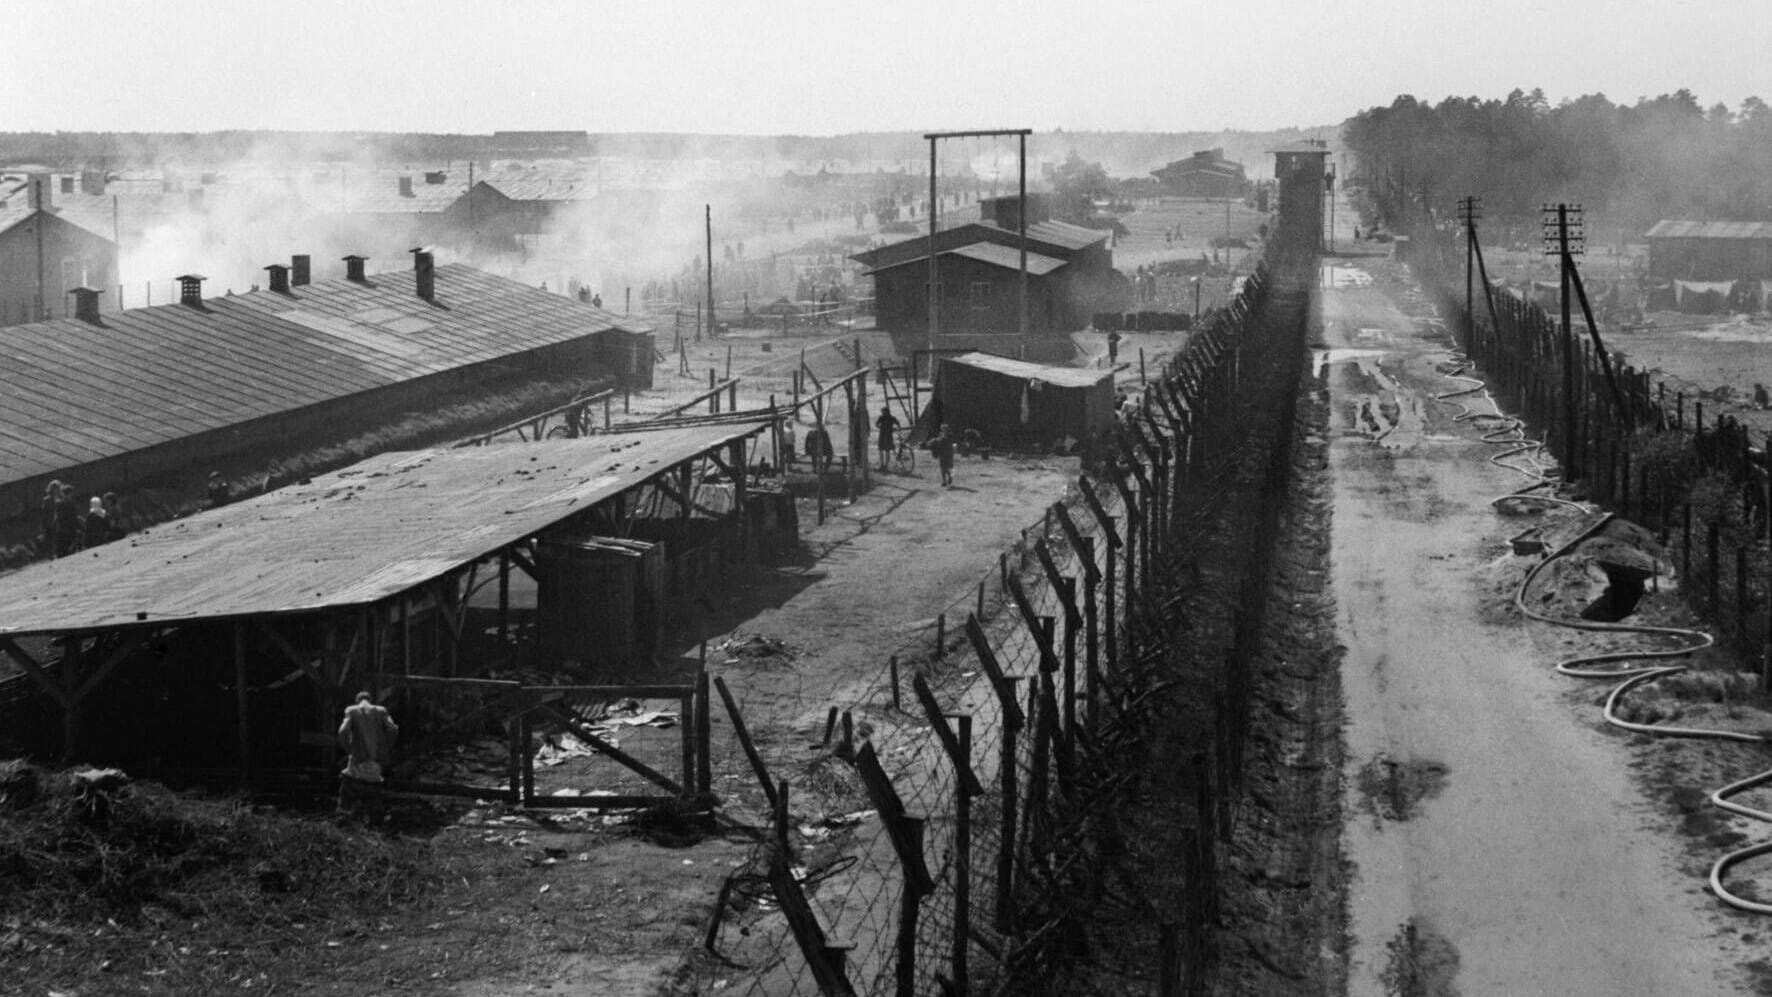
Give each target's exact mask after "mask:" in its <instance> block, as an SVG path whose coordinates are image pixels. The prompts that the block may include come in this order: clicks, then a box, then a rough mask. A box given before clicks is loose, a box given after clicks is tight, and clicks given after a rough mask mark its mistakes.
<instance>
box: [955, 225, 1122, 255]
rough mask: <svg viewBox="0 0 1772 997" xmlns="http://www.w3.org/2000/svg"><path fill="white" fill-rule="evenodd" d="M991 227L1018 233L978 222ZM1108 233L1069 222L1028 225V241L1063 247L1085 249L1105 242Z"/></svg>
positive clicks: (1014, 232) (1014, 233)
mask: <svg viewBox="0 0 1772 997" xmlns="http://www.w3.org/2000/svg"><path fill="white" fill-rule="evenodd" d="M979 224H981V225H989V226H990V227H991V228H996V229H1002V231H1005V232H1008V233H1009V234H1010V235H1016V234H1018V233H1017V232H1016V230H1015V229H1012V228H1011V229H1004V228H1002V226H1000V225H997V224H995V223H994V222H980V223H979ZM1108 235H1109V233H1108V232H1106V231H1104V230H1101V229H1093V228H1084V227H1083V226H1081V225H1072V224H1071V223H1070V222H1056V221H1044V222H1035V223H1034V224H1032V225H1029V226H1028V241H1029V242H1044V243H1050V244H1051V245H1054V246H1060V247H1062V248H1064V249H1085V248H1087V247H1089V246H1093V245H1095V244H1096V243H1098V242H1106V241H1107V238H1108Z"/></svg>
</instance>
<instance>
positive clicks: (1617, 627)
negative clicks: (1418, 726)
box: [1434, 351, 1772, 914]
mask: <svg viewBox="0 0 1772 997" xmlns="http://www.w3.org/2000/svg"><path fill="white" fill-rule="evenodd" d="M1452 359H1453V362H1454V364H1455V366H1454V367H1453V369H1452V371H1451V372H1450V373H1447V374H1445V376H1446V377H1448V378H1451V379H1453V380H1458V381H1466V382H1469V383H1470V385H1471V387H1468V388H1463V389H1460V390H1457V391H1449V392H1445V393H1442V394H1438V395H1435V396H1434V398H1435V399H1436V400H1438V401H1450V402H1452V403H1453V404H1455V405H1457V406H1458V407H1459V408H1460V409H1461V410H1462V411H1461V412H1460V413H1459V414H1458V415H1457V416H1455V417H1454V421H1455V422H1465V421H1470V422H1481V421H1493V422H1498V423H1500V426H1499V428H1496V429H1492V430H1490V431H1489V432H1486V433H1484V434H1483V437H1482V439H1483V442H1484V443H1491V444H1496V445H1501V446H1506V447H1508V449H1506V450H1504V451H1502V452H1501V453H1498V454H1493V455H1491V456H1490V458H1489V462H1490V463H1491V464H1494V465H1496V466H1498V467H1505V468H1508V469H1509V470H1512V471H1516V472H1519V473H1521V474H1524V475H1526V476H1527V477H1530V478H1532V479H1533V483H1532V484H1530V485H1528V486H1526V488H1524V489H1521V490H1519V491H1516V492H1511V493H1509V494H1507V495H1504V496H1501V497H1499V498H1497V499H1495V500H1493V502H1492V503H1491V504H1493V505H1497V506H1500V505H1502V504H1503V503H1507V502H1517V501H1521V500H1525V501H1531V502H1540V503H1544V504H1547V505H1559V506H1563V507H1566V508H1572V509H1576V510H1578V511H1580V512H1582V513H1584V514H1586V513H1588V508H1587V507H1586V506H1583V505H1581V504H1580V503H1577V502H1572V501H1569V500H1568V499H1563V498H1559V497H1556V496H1552V495H1542V494H1533V490H1534V489H1537V488H1542V487H1544V486H1545V485H1547V484H1549V483H1550V480H1549V478H1548V476H1547V475H1546V474H1545V473H1544V471H1545V468H1544V465H1543V463H1542V462H1541V461H1540V458H1539V452H1540V451H1541V450H1542V449H1543V446H1544V445H1543V444H1542V443H1540V442H1537V441H1534V440H1531V439H1528V438H1527V436H1526V433H1525V423H1524V422H1522V421H1521V420H1519V419H1516V418H1514V417H1512V416H1508V415H1505V414H1503V413H1502V412H1501V406H1500V405H1499V404H1498V403H1496V401H1495V398H1494V396H1493V395H1491V394H1490V393H1489V392H1488V386H1487V385H1486V384H1485V383H1484V382H1483V381H1482V380H1480V379H1478V378H1475V377H1472V376H1470V375H1469V374H1466V373H1464V371H1465V369H1466V367H1465V364H1466V361H1465V360H1464V358H1463V357H1462V356H1460V355H1458V354H1457V352H1456V351H1454V352H1453V355H1452ZM1478 392H1481V393H1482V394H1483V397H1484V399H1485V400H1487V401H1488V402H1489V403H1490V405H1491V406H1493V407H1494V409H1495V411H1494V412H1492V413H1485V412H1475V411H1473V410H1472V409H1471V408H1470V407H1469V406H1467V405H1465V404H1464V403H1463V402H1457V401H1453V400H1454V399H1457V398H1461V397H1464V396H1466V395H1472V394H1476V393H1478ZM1521 454H1525V455H1527V461H1528V463H1527V464H1526V466H1521V465H1520V464H1516V463H1509V462H1508V461H1509V459H1510V458H1513V457H1517V456H1519V455H1521ZM1612 519H1613V517H1612V515H1611V514H1610V513H1607V514H1602V515H1600V516H1598V517H1596V518H1595V520H1594V521H1593V522H1592V523H1590V524H1589V525H1587V526H1586V527H1584V528H1583V529H1582V530H1581V531H1580V532H1579V533H1577V534H1576V535H1575V537H1574V538H1573V539H1571V540H1569V541H1567V542H1566V543H1564V544H1563V545H1562V546H1560V547H1558V548H1557V549H1556V550H1555V551H1552V552H1551V553H1549V554H1547V555H1546V556H1545V557H1544V558H1543V559H1542V560H1540V561H1539V562H1538V563H1537V564H1536V565H1534V566H1533V567H1532V570H1531V571H1528V572H1527V573H1526V576H1525V577H1524V578H1522V579H1521V580H1520V584H1519V587H1518V588H1516V589H1515V590H1514V606H1515V608H1517V609H1518V610H1519V611H1520V612H1521V613H1522V614H1523V615H1525V616H1526V617H1527V618H1528V619H1533V620H1538V621H1540V622H1542V623H1550V624H1554V625H1557V626H1564V627H1572V628H1574V629H1578V630H1591V631H1601V632H1606V633H1635V634H1643V635H1645V636H1650V637H1666V638H1671V639H1675V640H1679V641H1683V642H1684V643H1683V644H1681V646H1678V647H1671V648H1640V649H1637V650H1631V651H1609V652H1605V653H1601V654H1585V655H1578V656H1576V657H1573V658H1566V659H1564V660H1562V661H1559V662H1557V666H1556V667H1557V672H1558V673H1559V674H1562V675H1568V676H1570V677H1572V678H1582V679H1602V680H1604V679H1622V680H1623V681H1621V682H1619V684H1618V685H1617V686H1616V687H1614V688H1613V690H1612V692H1611V693H1610V694H1608V695H1607V697H1606V705H1605V708H1604V711H1603V713H1604V716H1605V718H1606V722H1607V723H1609V724H1611V725H1612V726H1614V727H1618V728H1620V729H1622V730H1628V731H1632V732H1634V733H1638V734H1647V735H1650V736H1654V737H1685V738H1702V739H1707V740H1717V741H1735V742H1740V743H1745V744H1766V743H1769V739H1768V738H1767V737H1766V736H1764V735H1760V734H1748V733H1744V732H1740V731H1730V730H1714V729H1709V728H1703V727H1682V726H1675V725H1669V724H1644V723H1637V722H1635V721H1631V720H1626V719H1624V718H1623V717H1620V716H1619V715H1618V713H1617V710H1618V707H1619V705H1620V704H1621V703H1622V702H1623V701H1624V698H1625V696H1626V695H1627V694H1629V693H1630V691H1631V690H1633V689H1635V688H1637V687H1639V686H1643V685H1648V684H1649V683H1651V682H1655V681H1657V680H1659V679H1663V678H1666V677H1668V676H1670V675H1677V674H1679V673H1680V672H1684V671H1687V670H1688V669H1687V667H1686V666H1685V665H1642V666H1639V667H1635V668H1593V667H1586V666H1592V665H1602V664H1608V663H1613V662H1624V661H1642V660H1645V659H1650V660H1662V659H1669V658H1680V657H1685V656H1687V655H1690V654H1692V653H1693V652H1695V651H1699V650H1702V649H1704V648H1707V647H1710V646H1711V645H1713V644H1715V643H1716V639H1715V638H1714V637H1712V636H1711V635H1710V634H1709V633H1706V632H1705V631H1702V630H1693V629H1688V628H1684V627H1657V626H1648V625H1644V624H1636V623H1611V622H1602V621H1597V620H1584V619H1569V618H1566V617H1559V616H1552V615H1550V614H1548V613H1543V612H1539V611H1538V610H1535V609H1533V608H1532V607H1531V606H1529V605H1527V603H1526V592H1527V590H1528V589H1529V588H1530V587H1531V585H1532V583H1533V582H1534V581H1535V580H1537V578H1538V576H1539V575H1540V574H1541V573H1543V571H1544V570H1545V569H1546V568H1547V567H1549V566H1550V564H1551V563H1552V562H1554V561H1555V560H1557V559H1558V558H1560V557H1563V556H1565V555H1567V554H1568V553H1569V552H1570V551H1572V550H1574V549H1575V548H1576V547H1577V546H1578V545H1580V544H1581V542H1582V541H1584V540H1586V539H1588V538H1589V537H1591V536H1594V535H1595V534H1597V533H1598V532H1599V531H1600V530H1602V529H1604V528H1605V526H1606V524H1607V523H1610V522H1611V521H1612ZM1768 783H1772V769H1769V770H1767V771H1765V772H1761V773H1759V774H1758V775H1753V776H1749V777H1748V778H1746V779H1741V780H1738V781H1736V782H1732V783H1730V784H1729V785H1727V786H1724V787H1722V788H1721V789H1718V790H1716V791H1715V792H1712V793H1711V794H1710V802H1711V803H1712V804H1713V805H1715V806H1716V807H1718V808H1720V809H1722V810H1725V811H1727V812H1729V813H1733V814H1738V815H1740V816H1743V817H1748V818H1751V819H1753V820H1758V821H1765V822H1767V823H1772V811H1766V810H1760V809H1757V808H1755V807H1750V806H1747V805H1745V804H1741V803H1736V802H1734V801H1733V800H1732V799H1730V798H1731V797H1733V796H1737V795H1739V794H1741V793H1744V792H1747V791H1749V790H1751V789H1754V788H1757V787H1759V786H1763V785H1766V784H1768ZM1767 854H1772V841H1764V842H1761V843H1759V844H1756V845H1749V846H1747V847H1745V848H1739V849H1736V850H1735V851H1732V852H1729V853H1728V854H1726V855H1724V856H1722V857H1721V858H1719V859H1717V860H1716V862H1715V863H1714V864H1712V866H1711V869H1710V889H1711V892H1712V893H1714V894H1715V895H1716V896H1717V899H1719V900H1721V901H1723V902H1724V903H1726V904H1728V905H1729V906H1731V907H1734V908H1736V909H1738V910H1745V911H1752V912H1754V913H1757V914H1772V904H1768V903H1761V902H1759V901H1755V900H1749V899H1747V898H1745V897H1742V896H1739V895H1737V894H1735V893H1733V892H1731V891H1730V890H1729V888H1728V887H1727V886H1725V885H1724V883H1723V881H1724V878H1725V877H1726V876H1727V874H1728V872H1729V870H1730V869H1731V868H1732V867H1734V866H1736V865H1738V864H1740V863H1742V862H1745V861H1747V860H1749V859H1752V858H1756V857H1758V856H1761V855H1767Z"/></svg>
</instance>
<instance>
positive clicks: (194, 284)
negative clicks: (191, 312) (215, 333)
mask: <svg viewBox="0 0 1772 997" xmlns="http://www.w3.org/2000/svg"><path fill="white" fill-rule="evenodd" d="M208 279H209V278H207V277H205V276H203V275H202V274H200V273H188V274H183V275H181V276H180V277H179V278H178V303H179V304H181V305H190V306H191V307H192V308H202V307H203V282H204V281H205V280H208Z"/></svg>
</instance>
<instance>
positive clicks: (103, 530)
mask: <svg viewBox="0 0 1772 997" xmlns="http://www.w3.org/2000/svg"><path fill="white" fill-rule="evenodd" d="M109 539H111V515H110V513H109V512H108V511H107V510H106V509H105V500H104V499H102V498H99V497H98V496H97V495H94V496H93V497H92V501H91V502H90V503H89V504H88V505H87V507H86V516H85V517H84V518H83V519H81V520H80V549H81V550H85V549H87V548H88V547H97V546H98V545H100V544H102V543H104V542H105V541H107V540H109Z"/></svg>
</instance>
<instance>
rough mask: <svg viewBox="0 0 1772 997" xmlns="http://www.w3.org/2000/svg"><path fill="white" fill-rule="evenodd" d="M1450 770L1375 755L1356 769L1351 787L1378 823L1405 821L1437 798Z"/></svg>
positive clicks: (1435, 764) (1427, 763)
mask: <svg viewBox="0 0 1772 997" xmlns="http://www.w3.org/2000/svg"><path fill="white" fill-rule="evenodd" d="M1450 771H1451V770H1450V769H1448V768H1447V767H1446V766H1445V765H1444V764H1442V763H1440V762H1433V761H1425V760H1422V759H1411V760H1409V761H1397V760H1396V759H1393V758H1391V757H1390V756H1388V755H1386V754H1384V753H1383V752H1379V753H1378V754H1377V755H1376V756H1374V757H1373V759H1372V760H1371V761H1369V762H1367V763H1366V764H1365V765H1363V766H1361V767H1360V774H1359V777H1358V778H1357V779H1356V780H1355V786H1356V787H1357V788H1358V789H1359V791H1360V799H1361V802H1362V804H1363V806H1364V808H1365V809H1366V811H1367V812H1368V813H1371V814H1373V815H1374V816H1376V817H1378V818H1380V819H1381V820H1392V821H1406V820H1409V819H1410V818H1412V817H1414V816H1415V815H1416V813H1417V812H1418V809H1419V807H1420V804H1421V801H1423V800H1427V799H1432V798H1433V797H1435V796H1438V795H1440V791H1441V790H1442V789H1445V788H1446V775H1447V773H1448V772H1450Z"/></svg>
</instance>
